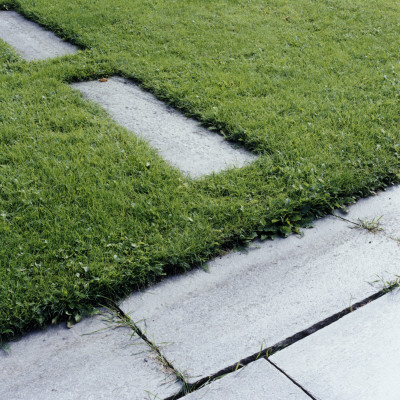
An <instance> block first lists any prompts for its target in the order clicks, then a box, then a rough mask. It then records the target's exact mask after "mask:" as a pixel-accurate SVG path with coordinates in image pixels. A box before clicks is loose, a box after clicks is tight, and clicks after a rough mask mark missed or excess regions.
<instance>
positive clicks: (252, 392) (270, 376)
mask: <svg viewBox="0 0 400 400" xmlns="http://www.w3.org/2000/svg"><path fill="white" fill-rule="evenodd" d="M184 399H185V400H228V399H229V400H310V397H309V396H308V395H306V394H305V393H304V392H303V391H302V390H301V389H300V388H299V387H298V386H296V385H295V384H294V383H293V382H291V381H290V379H288V378H287V377H286V376H285V375H283V374H282V373H281V372H279V371H278V370H277V369H276V368H274V367H273V366H271V364H269V363H268V362H267V361H265V360H264V359H261V360H258V361H255V362H253V363H251V364H249V365H247V366H246V367H244V368H242V369H240V370H238V371H236V372H233V373H231V374H229V375H227V376H225V377H223V378H221V379H219V380H217V381H214V382H212V383H211V384H210V385H207V386H205V387H203V388H202V389H199V390H197V391H196V392H193V393H191V394H189V395H188V396H186V397H184Z"/></svg>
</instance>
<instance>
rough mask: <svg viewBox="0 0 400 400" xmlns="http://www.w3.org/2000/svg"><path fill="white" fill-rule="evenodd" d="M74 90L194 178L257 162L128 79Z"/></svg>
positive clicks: (118, 79)
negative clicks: (99, 106) (97, 104)
mask: <svg viewBox="0 0 400 400" xmlns="http://www.w3.org/2000/svg"><path fill="white" fill-rule="evenodd" d="M71 86H72V87H74V88H76V89H78V90H80V91H81V92H82V93H83V94H84V96H85V97H86V98H87V99H90V100H93V101H95V102H97V103H99V104H100V105H101V106H102V107H103V108H104V109H106V110H107V111H108V112H109V113H110V115H111V116H112V118H114V120H115V121H117V122H118V123H119V124H121V125H122V126H124V127H125V128H127V129H129V130H131V131H133V132H135V133H136V134H138V135H140V136H141V137H142V138H144V139H145V140H147V141H148V142H149V143H150V144H151V145H152V146H153V147H154V148H155V149H157V150H158V152H159V154H160V155H161V156H162V157H163V158H164V159H165V160H166V161H168V162H169V163H170V164H172V165H173V166H175V167H177V168H180V169H181V170H182V172H184V173H187V174H189V175H190V176H192V177H194V178H196V177H199V176H202V175H207V174H210V173H212V172H219V171H221V170H223V169H226V168H230V167H242V166H243V165H245V164H247V163H250V162H251V161H254V160H255V159H256V156H255V155H254V154H251V153H249V152H248V151H246V150H244V149H241V148H238V147H237V146H234V145H232V144H231V143H229V142H227V141H225V140H224V139H223V138H222V136H220V135H218V134H216V133H214V132H211V131H209V130H207V129H205V128H203V127H201V126H200V124H199V123H198V122H196V121H194V120H192V119H189V118H187V117H185V116H184V115H182V114H180V113H179V112H178V111H176V110H174V109H173V108H171V107H169V106H167V105H166V104H165V103H163V102H161V101H159V100H158V99H156V98H155V97H154V96H153V95H152V94H150V93H147V92H145V91H143V90H142V89H141V88H139V87H138V86H136V85H135V84H133V83H132V82H130V81H128V80H126V79H123V78H119V77H114V78H110V79H109V80H108V81H107V82H99V81H92V82H81V83H75V84H72V85H71Z"/></svg>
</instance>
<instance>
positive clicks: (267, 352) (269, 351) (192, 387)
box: [164, 284, 398, 400]
mask: <svg viewBox="0 0 400 400" xmlns="http://www.w3.org/2000/svg"><path fill="white" fill-rule="evenodd" d="M396 287H398V285H397V284H395V285H392V286H390V287H389V288H386V289H384V290H380V291H379V292H376V293H374V294H373V295H371V296H369V297H367V298H365V299H364V300H361V301H359V302H358V303H355V304H353V305H351V306H350V307H347V308H345V309H344V310H342V311H339V312H338V313H335V314H333V315H331V316H330V317H328V318H325V319H324V320H322V321H320V322H317V323H316V324H314V325H312V326H310V327H308V328H306V329H304V330H302V331H300V332H297V333H295V334H294V335H292V336H290V337H288V338H286V339H284V340H282V341H280V342H278V343H276V344H274V345H272V346H270V347H267V348H265V349H261V350H260V351H259V352H258V353H255V354H253V355H251V356H249V357H246V358H244V359H242V360H240V361H238V362H237V363H235V364H233V365H230V366H229V367H226V368H223V369H221V370H220V371H218V372H217V373H215V374H213V375H209V376H207V377H205V378H202V379H200V380H198V381H196V382H195V383H191V384H187V385H186V387H185V388H184V389H183V390H181V391H180V392H179V393H177V394H175V395H173V396H169V397H167V398H165V399H164V400H177V399H180V398H182V397H184V396H185V395H187V394H188V393H191V392H194V391H196V390H198V389H201V388H202V387H203V386H205V385H208V384H210V383H212V382H213V381H215V380H217V379H220V378H221V377H223V376H224V375H228V374H230V373H232V372H235V371H237V370H239V369H241V368H243V367H245V366H246V365H248V364H250V363H252V362H254V361H257V360H259V359H260V358H262V357H263V358H265V359H266V360H267V361H268V362H270V363H271V364H272V365H273V366H274V367H275V368H277V369H278V370H279V371H280V372H282V373H283V374H284V375H285V376H286V377H288V378H289V379H290V380H291V381H292V382H293V383H294V384H296V385H297V386H298V387H299V388H300V389H301V390H303V391H304V393H306V394H307V395H308V396H309V397H310V398H311V399H313V400H318V399H316V398H315V397H313V396H312V395H311V394H310V393H309V392H307V390H305V389H304V388H302V387H301V386H300V385H299V384H298V383H297V382H295V381H294V380H293V379H292V378H290V376H288V375H287V374H286V373H285V372H284V371H282V370H281V369H280V368H278V367H277V366H276V365H275V364H273V363H272V362H271V361H270V360H269V357H270V356H272V355H273V354H274V353H276V352H278V351H281V350H283V349H284V348H286V347H289V346H291V345H292V344H294V343H296V342H298V341H300V340H302V339H304V338H306V337H307V336H310V335H312V334H313V333H315V332H317V331H319V330H320V329H322V328H325V327H327V326H328V325H331V324H333V323H334V322H336V321H338V320H339V319H340V318H342V317H344V316H346V315H348V314H350V313H351V312H353V311H355V310H357V309H359V308H361V307H363V306H365V305H367V304H368V303H370V302H372V301H374V300H377V299H378V298H380V297H382V296H383V295H384V294H386V293H388V292H390V291H392V290H394V289H395V288H396Z"/></svg>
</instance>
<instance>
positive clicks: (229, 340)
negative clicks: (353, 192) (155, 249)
mask: <svg viewBox="0 0 400 400" xmlns="http://www.w3.org/2000/svg"><path fill="white" fill-rule="evenodd" d="M399 265H400V247H399V246H398V244H397V243H396V242H394V241H392V240H390V239H387V238H385V237H384V236H380V235H373V234H369V233H366V232H365V231H360V230H355V229H349V228H348V226H347V224H346V223H344V222H343V221H341V220H339V219H337V218H335V217H328V218H325V219H323V220H320V221H317V222H316V224H315V227H314V228H313V229H309V230H306V231H305V235H304V237H303V238H299V237H297V236H291V237H289V238H287V239H278V240H275V241H267V242H264V243H261V244H259V245H258V247H257V246H256V245H254V246H253V248H251V249H249V251H248V253H239V252H238V253H230V254H228V255H226V256H224V257H222V258H217V259H215V260H213V261H212V262H210V263H209V271H210V272H209V273H207V272H204V271H202V270H196V271H192V272H190V273H188V274H186V275H184V276H178V277H172V278H169V279H166V280H164V281H163V282H161V283H160V284H158V285H156V286H153V287H151V288H150V289H148V290H147V291H144V292H141V293H140V292H139V293H135V294H133V295H132V296H131V297H130V298H129V299H127V300H125V301H124V302H123V303H122V304H121V307H122V309H123V310H124V311H125V312H127V313H129V314H130V315H131V316H132V318H133V319H134V320H136V321H140V320H144V321H141V322H138V324H139V325H140V326H141V327H142V328H143V329H144V330H145V331H146V333H147V335H149V337H151V338H154V340H155V341H156V342H157V343H162V342H166V343H167V344H165V345H163V346H161V350H162V352H163V354H164V355H165V356H166V357H167V359H168V360H169V361H171V362H172V363H173V364H174V366H175V367H176V368H178V369H179V370H181V371H186V372H187V373H188V374H189V376H190V379H189V380H190V381H191V382H193V381H195V380H197V379H198V378H200V377H205V376H209V375H211V374H214V373H216V372H218V371H220V370H221V369H223V368H225V367H227V366H229V365H233V364H234V363H236V362H237V361H239V360H240V359H242V358H245V357H248V356H250V355H252V354H255V353H257V352H258V351H259V350H260V349H261V347H262V346H263V347H264V348H265V347H266V346H271V345H273V344H276V343H278V342H280V341H281V340H283V339H286V338H287V337H289V336H292V335H293V334H295V333H297V332H299V331H302V330H304V329H307V328H308V327H310V326H311V325H313V324H315V323H317V322H320V321H321V320H323V319H325V318H327V317H330V316H331V315H332V314H335V313H337V312H339V311H341V310H343V309H345V308H346V307H349V306H350V305H352V304H354V303H356V302H358V301H361V300H363V299H364V298H366V297H368V296H370V295H371V294H373V293H375V292H376V291H377V289H376V288H374V287H372V286H371V285H370V283H369V282H372V281H374V280H375V279H376V275H379V276H382V277H383V278H387V277H392V276H393V274H394V273H395V272H398V271H399V268H400V267H399Z"/></svg>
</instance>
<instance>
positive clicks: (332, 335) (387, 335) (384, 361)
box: [270, 290, 400, 400]
mask: <svg viewBox="0 0 400 400" xmlns="http://www.w3.org/2000/svg"><path fill="white" fill-rule="evenodd" d="M399 320H400V293H399V291H398V290H394V291H393V292H391V293H389V294H386V295H385V296H383V297H381V298H380V299H378V300H376V301H374V302H372V303H370V304H368V305H366V306H365V307H362V308H360V309H359V310H357V311H355V312H353V313H351V314H349V315H347V316H345V317H344V318H342V319H340V320H339V321H337V322H336V323H334V324H332V325H330V326H328V327H326V328H325V329H321V330H319V331H318V332H316V333H315V334H313V335H310V336H309V337H307V338H306V339H303V340H301V341H299V342H297V343H295V344H293V345H292V346H290V347H288V348H286V349H284V350H282V351H280V352H278V353H276V354H274V355H273V356H272V357H271V358H270V360H271V361H272V362H273V363H274V364H276V365H277V366H278V367H279V368H281V369H282V370H283V371H284V372H285V373H287V374H288V375H289V376H290V377H291V378H293V379H295V380H296V382H299V383H300V384H301V385H302V386H303V387H305V388H306V389H307V390H308V391H310V392H311V394H312V395H313V396H315V397H316V398H320V399H324V400H333V399H341V400H353V399H363V400H376V399H385V400H397V399H398V398H399V393H400V380H399V373H400V358H399V354H400V323H399Z"/></svg>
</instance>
